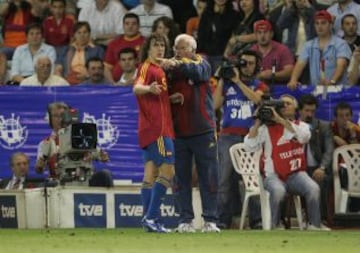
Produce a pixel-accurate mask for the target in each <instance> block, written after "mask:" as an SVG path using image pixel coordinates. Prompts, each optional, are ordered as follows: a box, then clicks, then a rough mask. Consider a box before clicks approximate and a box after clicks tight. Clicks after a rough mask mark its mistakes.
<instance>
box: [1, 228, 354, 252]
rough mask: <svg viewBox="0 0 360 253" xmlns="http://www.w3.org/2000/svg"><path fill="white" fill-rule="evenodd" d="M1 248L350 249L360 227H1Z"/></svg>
mask: <svg viewBox="0 0 360 253" xmlns="http://www.w3.org/2000/svg"><path fill="white" fill-rule="evenodd" d="M0 252H1V253H27V252H29V253H42V252H46V253H48V252H49V253H60V252H61V253H82V252H86V253H92V252H94V253H95V252H96V253H102V252H104V253H105V252H106V253H113V252H114V253H115V252H116V253H117V252H126V253H132V252H140V253H147V252H149V253H150V252H151V253H152V252H154V253H171V252H176V253H181V252H185V253H193V252H194V253H212V252H214V253H227V252H237V253H239V252H246V253H263V252H264V253H266V252H270V253H271V252H276V253H281V252H286V253H293V252H299V253H300V252H301V253H308V252H314V253H330V252H336V253H351V252H357V253H358V252H360V231H356V230H341V231H339V230H338V231H331V232H310V231H297V230H291V231H237V230H228V231H222V232H221V233H219V234H203V233H200V232H199V233H195V234H178V233H171V234H154V233H145V232H144V231H143V230H141V229H49V230H46V229H43V230H15V229H0Z"/></svg>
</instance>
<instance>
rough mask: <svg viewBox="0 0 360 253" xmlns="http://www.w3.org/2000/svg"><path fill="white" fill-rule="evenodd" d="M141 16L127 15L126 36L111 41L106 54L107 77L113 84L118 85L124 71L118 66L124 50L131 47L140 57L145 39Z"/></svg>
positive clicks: (124, 24) (124, 19)
mask: <svg viewBox="0 0 360 253" xmlns="http://www.w3.org/2000/svg"><path fill="white" fill-rule="evenodd" d="M139 28H140V20H139V16H138V15H136V14H134V13H131V12H129V13H126V14H125V16H124V18H123V29H124V34H122V35H121V36H119V37H118V38H115V39H114V40H113V41H111V42H110V43H109V45H108V47H107V49H106V53H105V59H104V61H105V77H106V78H107V79H108V80H109V81H110V82H111V83H114V84H115V83H116V82H117V81H118V80H119V79H120V77H121V74H122V71H123V70H122V69H121V67H120V65H119V64H118V61H119V58H118V57H119V53H120V51H121V50H122V49H124V48H127V47H130V48H134V49H135V50H136V53H137V55H139V51H140V48H141V46H142V44H143V43H144V40H145V37H143V36H142V35H141V33H140V30H139Z"/></svg>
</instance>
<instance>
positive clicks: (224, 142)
mask: <svg viewBox="0 0 360 253" xmlns="http://www.w3.org/2000/svg"><path fill="white" fill-rule="evenodd" d="M259 66H260V57H259V56H258V55H257V53H256V52H254V51H244V52H243V53H242V55H240V56H239V58H238V59H237V60H236V61H233V62H229V61H226V62H224V63H223V64H222V67H221V68H220V69H219V70H218V71H217V74H218V77H219V78H220V79H219V82H218V85H217V87H216V90H215V93H214V105H215V109H219V108H220V107H221V106H222V111H223V115H222V126H221V131H220V136H219V151H218V152H219V163H220V170H219V171H220V181H219V192H218V213H219V226H220V227H222V228H230V226H231V221H232V217H233V216H234V214H235V213H236V211H235V210H234V211H232V209H233V208H232V206H233V207H235V208H239V207H240V206H241V205H240V204H234V203H237V200H238V199H240V197H239V196H238V195H239V190H238V189H239V186H238V182H239V178H238V177H239V176H238V175H237V174H236V173H235V170H234V169H233V166H232V162H231V158H230V152H229V148H230V147H231V146H232V145H234V144H236V143H239V142H243V140H244V136H245V135H246V134H247V133H248V131H249V126H251V125H252V124H253V116H252V115H253V112H254V107H255V105H257V104H259V103H260V101H261V98H262V96H263V95H264V93H267V92H268V87H267V86H266V85H265V84H264V83H263V82H261V81H259V80H258V79H256V75H257V73H258V71H259ZM256 204H257V205H256ZM235 205H236V206H235ZM257 207H259V206H258V203H256V202H254V201H253V200H251V201H250V210H251V211H250V227H251V228H259V226H260V224H261V222H260V219H261V217H260V211H259V208H257Z"/></svg>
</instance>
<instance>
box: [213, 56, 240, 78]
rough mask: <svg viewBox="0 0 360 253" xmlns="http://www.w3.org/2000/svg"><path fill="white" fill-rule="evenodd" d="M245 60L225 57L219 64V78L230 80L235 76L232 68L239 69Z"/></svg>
mask: <svg viewBox="0 0 360 253" xmlns="http://www.w3.org/2000/svg"><path fill="white" fill-rule="evenodd" d="M246 64H247V62H246V61H245V60H244V59H234V60H232V59H225V60H224V61H223V62H222V63H221V66H220V70H219V73H218V76H219V78H223V79H227V80H230V79H231V78H233V77H234V76H235V72H234V70H233V68H238V69H240V68H241V67H244V66H246Z"/></svg>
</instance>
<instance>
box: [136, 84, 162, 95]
mask: <svg viewBox="0 0 360 253" xmlns="http://www.w3.org/2000/svg"><path fill="white" fill-rule="evenodd" d="M161 88H162V85H160V84H158V83H157V82H152V83H151V84H150V85H144V84H142V83H136V84H135V85H134V88H133V92H134V94H135V95H145V94H147V93H152V94H155V95H159V94H160V93H161Z"/></svg>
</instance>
